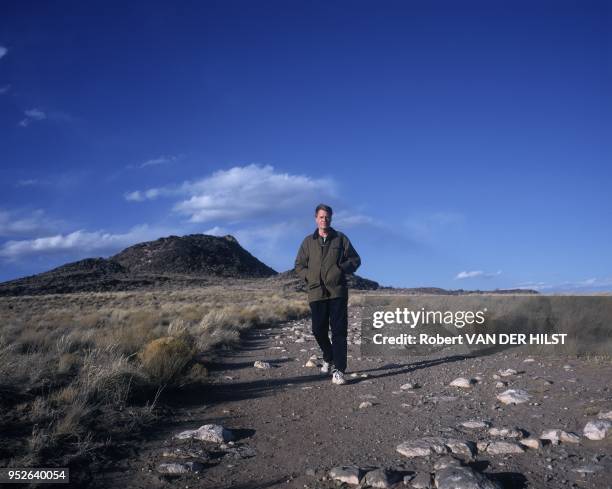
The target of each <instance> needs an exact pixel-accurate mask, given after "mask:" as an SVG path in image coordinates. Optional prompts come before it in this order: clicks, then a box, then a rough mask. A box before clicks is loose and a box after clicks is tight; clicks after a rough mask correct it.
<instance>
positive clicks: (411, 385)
mask: <svg viewBox="0 0 612 489" xmlns="http://www.w3.org/2000/svg"><path fill="white" fill-rule="evenodd" d="M417 387H418V384H416V383H412V382H406V383H405V384H402V385H401V386H400V389H401V390H403V391H410V390H412V389H416V388H417Z"/></svg>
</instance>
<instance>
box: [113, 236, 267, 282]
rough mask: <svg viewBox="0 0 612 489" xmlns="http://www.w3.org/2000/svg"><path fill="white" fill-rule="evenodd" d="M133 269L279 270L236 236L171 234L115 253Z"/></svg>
mask: <svg viewBox="0 0 612 489" xmlns="http://www.w3.org/2000/svg"><path fill="white" fill-rule="evenodd" d="M110 259H111V260H113V261H115V262H117V263H118V264H120V265H121V266H123V267H124V268H126V269H127V270H129V271H130V272H132V273H153V274H166V273H178V274H189V275H214V276H219V277H234V278H255V277H270V276H272V275H276V272H275V271H274V270H273V269H271V268H270V267H269V266H267V265H265V264H264V263H262V262H260V261H259V260H258V259H257V258H255V257H254V256H253V255H251V254H250V253H249V252H248V251H247V250H245V249H244V248H243V247H242V246H240V244H239V243H238V241H237V240H236V238H234V237H233V236H229V235H228V236H224V237H222V238H218V237H215V236H208V235H206V234H191V235H189V236H183V237H178V236H169V237H167V238H160V239H158V240H156V241H148V242H145V243H139V244H136V245H134V246H130V247H129V248H126V249H125V250H123V251H122V252H120V253H118V254H116V255H115V256H112V257H111V258H110Z"/></svg>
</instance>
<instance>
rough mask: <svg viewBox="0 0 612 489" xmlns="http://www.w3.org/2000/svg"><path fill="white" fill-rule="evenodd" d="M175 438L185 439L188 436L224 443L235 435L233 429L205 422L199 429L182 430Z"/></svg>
mask: <svg viewBox="0 0 612 489" xmlns="http://www.w3.org/2000/svg"><path fill="white" fill-rule="evenodd" d="M175 438H178V439H179V440H185V439H187V438H193V439H195V440H200V441H210V442H213V443H224V442H226V441H231V440H233V438H234V435H233V433H232V431H231V430H228V429H226V428H224V427H223V426H221V425H218V424H205V425H203V426H200V427H199V428H198V429H197V430H187V431H182V432H181V433H179V434H178V435H175Z"/></svg>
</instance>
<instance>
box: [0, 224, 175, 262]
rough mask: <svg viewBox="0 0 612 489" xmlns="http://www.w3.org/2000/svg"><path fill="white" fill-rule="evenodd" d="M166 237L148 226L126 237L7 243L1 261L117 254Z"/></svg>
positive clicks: (82, 234) (99, 234) (82, 235)
mask: <svg viewBox="0 0 612 489" xmlns="http://www.w3.org/2000/svg"><path fill="white" fill-rule="evenodd" d="M164 234H166V233H164V231H162V230H160V229H154V228H150V227H149V226H147V225H141V226H136V227H134V228H132V229H131V230H130V231H128V232H127V233H124V234H113V233H107V232H104V231H92V232H88V231H84V230H78V231H74V232H72V233H69V234H57V235H54V236H47V237H43V238H35V239H25V240H19V241H16V240H13V241H7V242H6V243H4V244H3V245H2V247H1V248H0V257H2V258H5V259H7V260H16V259H19V258H23V257H27V256H32V255H51V254H57V253H64V252H73V253H75V254H78V255H83V254H88V253H93V252H96V253H102V252H114V251H119V250H120V249H122V248H125V247H126V246H130V245H132V244H135V243H139V242H141V241H147V240H151V239H157V238H159V237H160V236H162V235H164ZM167 234H172V233H167Z"/></svg>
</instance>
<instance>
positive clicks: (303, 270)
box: [295, 240, 308, 281]
mask: <svg viewBox="0 0 612 489" xmlns="http://www.w3.org/2000/svg"><path fill="white" fill-rule="evenodd" d="M295 272H296V273H297V274H298V276H299V277H300V278H301V279H302V280H304V281H306V276H307V274H308V246H307V245H306V240H304V241H302V245H301V246H300V249H299V251H298V255H297V257H296V259H295Z"/></svg>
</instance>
